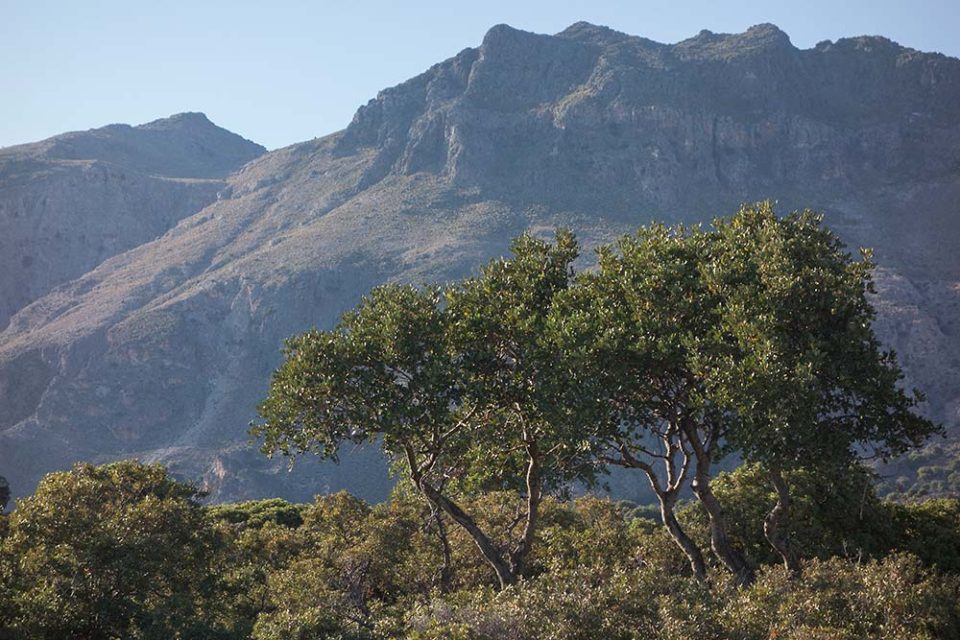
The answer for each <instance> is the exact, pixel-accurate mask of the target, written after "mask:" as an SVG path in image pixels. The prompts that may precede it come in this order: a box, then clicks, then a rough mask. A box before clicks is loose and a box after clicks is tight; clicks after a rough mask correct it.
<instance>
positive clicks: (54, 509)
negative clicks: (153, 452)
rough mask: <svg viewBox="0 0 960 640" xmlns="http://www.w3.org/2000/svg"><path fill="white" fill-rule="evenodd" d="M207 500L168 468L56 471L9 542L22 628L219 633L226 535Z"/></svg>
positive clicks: (89, 634) (15, 617) (71, 632)
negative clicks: (209, 514)
mask: <svg viewBox="0 0 960 640" xmlns="http://www.w3.org/2000/svg"><path fill="white" fill-rule="evenodd" d="M197 497H198V493H197V490H196V489H195V488H194V487H192V486H190V485H187V484H183V483H180V482H176V481H175V480H173V479H171V478H170V477H169V476H168V475H167V472H166V471H165V470H164V469H163V468H162V467H160V466H159V465H149V466H148V465H141V464H139V463H137V462H117V463H113V464H109V465H105V466H101V467H95V466H92V465H87V464H80V465H77V466H75V467H74V468H73V469H72V470H71V471H66V472H60V473H53V474H50V475H48V476H46V477H45V478H44V479H43V480H42V481H41V482H40V484H39V486H38V487H37V491H36V493H35V494H34V495H33V496H32V497H30V498H25V499H23V500H21V501H20V502H19V504H18V506H17V510H16V511H15V512H14V513H13V514H12V515H11V516H10V522H9V525H10V532H9V536H8V537H7V538H6V540H4V541H3V549H2V553H3V555H4V556H5V558H4V559H5V562H4V563H3V567H2V569H0V570H2V571H3V572H4V574H5V575H3V576H2V577H3V580H2V582H4V583H5V584H7V585H8V586H10V589H11V592H12V594H13V595H12V600H13V602H12V605H13V606H12V609H13V611H12V621H11V627H12V628H13V631H14V632H15V634H17V635H19V637H30V638H104V639H106V638H120V637H124V638H130V637H136V638H158V639H159V638H171V637H182V636H183V635H185V634H186V635H189V634H193V635H194V636H196V635H198V634H206V635H207V636H210V635H213V633H214V631H215V630H216V629H217V622H216V619H217V612H216V611H214V610H213V608H212V607H210V606H208V605H209V604H210V602H211V601H212V600H213V598H214V597H215V595H216V589H217V584H218V583H217V580H218V578H217V574H218V568H217V565H216V561H217V558H218V551H217V550H218V548H219V538H218V535H217V533H216V531H215V530H214V529H213V528H212V527H211V526H210V524H209V521H208V520H207V519H206V516H205V514H204V512H203V510H202V507H201V506H200V504H199V503H198V502H197ZM6 560H9V561H6Z"/></svg>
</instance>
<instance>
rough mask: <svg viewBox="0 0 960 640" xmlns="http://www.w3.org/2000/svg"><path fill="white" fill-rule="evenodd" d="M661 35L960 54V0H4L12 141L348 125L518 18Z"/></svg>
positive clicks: (286, 133) (300, 132)
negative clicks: (186, 129) (193, 126)
mask: <svg viewBox="0 0 960 640" xmlns="http://www.w3.org/2000/svg"><path fill="white" fill-rule="evenodd" d="M578 20H587V21H590V22H594V23H597V24H604V25H607V26H610V27H613V28H615V29H618V30H620V31H625V32H627V33H631V34H635V35H642V36H645V37H648V38H652V39H654V40H658V41H661V42H676V41H678V40H682V39H684V38H687V37H690V36H692V35H695V34H696V33H697V32H698V31H700V30H701V29H710V30H711V31H715V32H739V31H743V30H744V29H746V28H747V27H749V26H750V25H753V24H757V23H760V22H773V23H775V24H777V25H778V26H780V28H782V29H783V30H784V31H786V32H787V33H788V34H789V35H790V37H791V39H792V40H793V43H794V44H795V45H797V46H799V47H803V48H807V47H811V46H813V45H814V44H816V43H817V42H818V41H820V40H826V39H830V40H835V39H837V38H840V37H843V36H852V35H863V34H870V35H876V34H879V35H885V36H887V37H889V38H892V39H893V40H896V41H898V42H900V43H901V44H904V45H907V46H910V47H913V48H916V49H921V50H925V51H939V52H941V53H945V54H948V55H952V56H957V57H960V0H914V1H911V2H893V1H890V0H873V1H866V0H829V1H822V0H816V1H811V2H807V1H804V0H793V1H792V2H778V1H776V0H768V1H766V2H763V1H739V2H723V1H721V0H713V1H706V0H703V1H695V2H694V1H690V2H683V1H680V0H675V1H672V2H671V1H670V0H660V1H658V2H648V1H646V0H633V1H620V2H617V1H613V0H592V1H590V2H570V1H566V0H536V1H530V2H525V1H522V0H510V1H503V0H479V1H474V2H439V1H431V2H425V1H417V0H407V1H401V0H398V1H395V2H380V1H375V0H369V1H367V2H358V1H347V0H343V1H323V0H315V1H313V2H307V1H303V2H293V1H285V0H273V1H271V2H248V1H245V0H194V1H192V2H187V1H182V0H163V1H159V2H158V1H152V0H83V1H80V0H63V1H60V2H52V1H48V0H0V146H7V145H11V144H17V143H21V142H28V141H33V140H39V139H41V138H45V137H47V136H50V135H53V134H56V133H60V132H62V131H69V130H76V129H88V128H92V127H97V126H102V125H104V124H109V123H113V122H126V123H131V124H138V123H141V122H147V121H149V120H153V119H156V118H159V117H164V116H167V115H170V114H173V113H178V112H181V111H203V112H205V113H206V114H207V115H208V116H209V117H210V119H211V120H213V121H214V122H216V123H217V124H219V125H221V126H224V127H226V128H228V129H231V130H232V131H235V132H237V133H240V134H241V135H243V136H245V137H247V138H250V139H252V140H255V141H257V142H259V143H261V144H263V145H265V146H266V147H268V148H271V149H272V148H276V147H280V146H284V145H287V144H291V143H293V142H298V141H301V140H307V139H310V138H313V137H316V136H321V135H325V134H327V133H330V132H333V131H337V130H339V129H342V128H343V127H344V126H346V125H347V124H348V123H349V121H350V118H351V117H352V115H353V112H354V111H355V110H356V108H357V107H358V106H359V105H361V104H363V103H365V102H366V101H367V100H369V99H370V98H372V97H373V96H375V95H376V93H377V91H378V90H379V89H381V88H384V87H387V86H391V85H394V84H397V83H399V82H402V81H403V80H405V79H407V78H409V77H411V76H413V75H416V74H417V73H420V72H421V71H423V70H424V69H426V68H427V67H429V66H430V65H431V64H433V63H435V62H439V61H441V60H443V59H445V58H448V57H450V56H452V55H454V54H456V53H457V52H458V51H460V50H461V49H463V48H465V47H469V46H476V45H478V44H479V43H480V41H481V39H482V38H483V34H484V33H485V32H486V30H487V29H488V28H489V27H491V26H492V25H494V24H497V23H501V22H505V23H507V24H510V25H513V26H515V27H518V28H522V29H526V30H529V31H536V32H540V33H555V32H557V31H560V30H562V29H563V28H564V27H566V26H568V25H569V24H571V23H573V22H576V21H578Z"/></svg>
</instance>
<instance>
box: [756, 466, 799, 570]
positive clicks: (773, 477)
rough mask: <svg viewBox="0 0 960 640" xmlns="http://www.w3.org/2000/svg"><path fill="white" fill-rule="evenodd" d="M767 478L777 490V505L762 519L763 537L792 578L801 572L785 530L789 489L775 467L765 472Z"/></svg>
mask: <svg viewBox="0 0 960 640" xmlns="http://www.w3.org/2000/svg"><path fill="white" fill-rule="evenodd" d="M767 476H768V477H769V478H770V482H771V484H773V487H774V489H776V490H777V503H776V504H775V505H774V506H773V509H771V510H770V513H768V514H767V517H766V518H764V521H763V535H764V536H766V538H767V542H769V543H770V546H772V547H773V548H774V549H776V550H777V553H779V554H780V557H781V558H783V564H784V566H785V567H786V568H787V571H789V572H790V574H791V575H793V576H799V575H800V572H801V571H802V567H801V565H800V558H799V557H798V556H797V553H796V552H795V551H794V550H793V546H792V545H791V544H790V536H789V535H788V533H787V531H786V530H785V528H786V525H787V522H788V519H789V517H790V487H788V486H787V483H786V481H785V480H784V479H783V475H782V474H781V472H780V468H779V467H777V466H776V465H771V467H770V468H769V469H768V470H767Z"/></svg>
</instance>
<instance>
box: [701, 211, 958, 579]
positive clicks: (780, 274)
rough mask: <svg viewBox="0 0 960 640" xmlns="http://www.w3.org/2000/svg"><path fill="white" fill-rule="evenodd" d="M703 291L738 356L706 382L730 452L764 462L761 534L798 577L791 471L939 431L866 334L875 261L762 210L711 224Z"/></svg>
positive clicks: (838, 463) (900, 446) (810, 222)
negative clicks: (772, 500)
mask: <svg viewBox="0 0 960 640" xmlns="http://www.w3.org/2000/svg"><path fill="white" fill-rule="evenodd" d="M714 229H715V236H716V242H715V243H714V244H713V255H712V257H711V259H710V265H709V268H708V269H705V270H704V274H705V280H706V283H707V287H708V288H709V290H710V291H711V293H712V295H713V296H715V298H716V299H717V300H719V301H720V305H719V307H718V312H717V320H718V330H719V331H720V332H721V334H722V335H723V336H724V340H725V341H726V342H727V343H729V344H731V345H733V346H734V348H732V349H729V350H728V351H726V352H725V353H723V354H721V359H720V360H719V361H718V362H717V364H716V367H717V371H716V373H717V375H715V376H714V378H713V382H712V384H713V386H714V393H715V394H716V396H717V398H718V403H720V404H722V405H724V406H726V407H727V408H728V409H729V410H730V412H731V413H732V414H735V415H736V420H734V421H733V422H732V423H731V424H732V428H731V429H730V430H729V432H728V433H727V445H728V447H729V448H731V449H735V450H736V451H738V452H739V453H740V455H741V456H742V457H743V458H744V459H745V460H748V461H755V462H759V463H761V464H762V465H763V466H764V468H765V469H766V471H767V476H768V479H769V481H770V482H771V484H772V485H773V487H774V488H775V489H776V492H777V496H778V499H777V503H776V505H775V506H774V507H773V509H772V510H771V511H770V513H769V514H768V516H767V518H766V521H765V523H764V530H765V532H766V536H767V538H768V540H769V541H770V544H771V545H772V546H773V547H774V548H775V549H776V550H777V551H778V552H779V553H780V554H781V556H782V557H783V559H784V563H785V564H786V566H787V567H788V569H790V570H791V571H793V572H799V570H800V564H799V559H798V557H797V555H796V553H795V552H794V550H793V549H792V548H791V545H790V542H789V538H788V537H787V536H786V535H784V526H785V523H786V520H787V517H788V511H789V507H790V491H789V486H788V484H787V483H786V481H785V480H784V477H783V473H784V471H786V470H795V469H807V470H815V469H823V470H824V473H827V474H830V473H833V472H836V471H842V470H847V469H855V468H856V467H855V464H854V463H855V462H856V461H857V460H858V459H859V458H860V457H861V455H862V454H863V453H864V452H869V453H870V455H872V456H874V457H880V458H887V457H890V456H894V455H898V454H900V453H903V452H904V451H906V450H908V449H909V448H911V447H915V446H917V445H919V444H920V443H922V442H923V441H924V440H925V439H926V438H927V437H929V436H930V435H931V434H933V433H935V432H937V431H938V430H939V427H937V426H935V425H934V424H932V423H931V422H930V421H928V420H926V419H923V418H921V417H920V416H918V415H917V414H916V413H915V412H914V411H915V408H916V405H917V403H918V402H919V401H920V399H921V396H920V394H919V393H918V392H916V391H914V392H913V393H912V394H909V395H908V394H907V393H906V392H905V391H904V390H903V389H902V388H901V387H900V381H901V380H902V378H903V374H902V372H901V370H900V368H899V366H898V365H897V362H896V357H895V355H894V354H893V352H891V351H888V350H884V349H883V348H882V347H881V345H880V342H879V340H878V339H877V338H876V336H875V335H874V333H873V328H872V324H873V320H874V317H875V315H876V314H875V311H874V309H873V307H872V306H871V304H870V302H869V300H868V298H867V294H868V293H871V292H872V291H873V288H872V282H871V277H870V274H871V271H872V269H873V266H874V265H873V262H872V261H871V259H870V253H869V252H868V251H863V252H862V259H861V260H859V261H854V260H853V259H852V257H851V256H850V254H849V253H847V252H846V251H845V249H844V246H843V244H842V242H841V241H840V240H839V238H837V236H836V235H834V234H833V233H832V232H831V231H830V230H829V229H827V228H825V227H824V226H823V224H822V218H821V217H820V216H817V215H815V214H813V213H811V212H809V211H806V212H803V213H798V214H793V215H789V216H786V217H783V218H780V217H777V215H776V214H775V213H774V210H773V207H772V205H771V204H770V203H769V202H765V203H760V204H757V205H753V206H743V207H742V208H741V209H740V211H739V212H738V213H737V214H736V215H735V216H733V217H732V218H731V219H729V220H717V221H715V222H714Z"/></svg>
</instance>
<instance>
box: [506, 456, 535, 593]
mask: <svg viewBox="0 0 960 640" xmlns="http://www.w3.org/2000/svg"><path fill="white" fill-rule="evenodd" d="M527 456H528V461H527V518H526V520H527V521H526V523H525V524H524V527H523V534H522V535H521V537H520V542H519V543H518V544H517V546H516V548H515V549H514V550H513V553H511V554H510V571H511V573H512V574H513V575H514V576H519V575H521V573H522V572H523V565H524V561H525V560H526V557H527V555H528V554H529V553H530V548H531V547H532V546H533V537H534V535H535V534H536V531H537V524H538V522H539V520H540V517H539V516H540V502H541V500H542V499H543V479H542V474H541V463H540V453H539V450H538V449H537V444H536V442H532V443H530V444H528V445H527Z"/></svg>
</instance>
